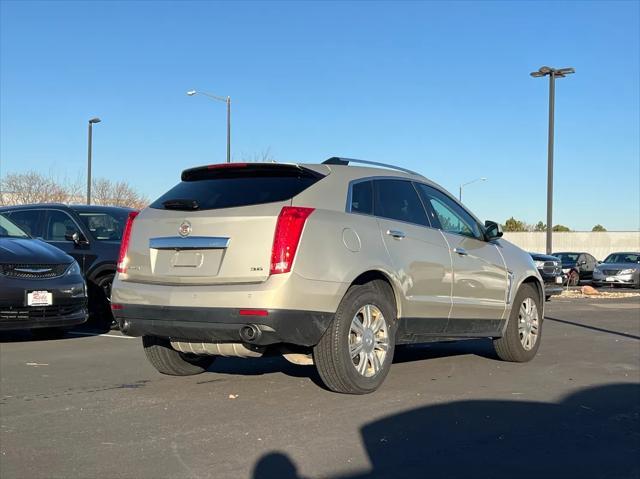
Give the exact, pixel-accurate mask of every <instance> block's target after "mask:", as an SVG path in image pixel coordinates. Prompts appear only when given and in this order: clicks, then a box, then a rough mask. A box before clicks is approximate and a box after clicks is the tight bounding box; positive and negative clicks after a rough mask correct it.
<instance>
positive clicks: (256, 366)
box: [208, 339, 498, 391]
mask: <svg viewBox="0 0 640 479" xmlns="http://www.w3.org/2000/svg"><path fill="white" fill-rule="evenodd" d="M465 354H474V355H476V356H481V357H485V358H489V359H498V357H497V356H496V354H495V351H494V350H493V345H492V343H491V340H489V339H473V340H464V341H455V342H447V343H425V344H411V345H401V346H397V347H396V350H395V354H394V358H393V362H394V364H400V363H406V362H415V361H425V360H429V359H435V358H443V357H451V356H459V355H465ZM208 371H210V372H213V373H217V374H230V375H234V376H237V375H242V376H262V375H264V374H274V373H282V374H285V375H287V376H291V377H295V378H308V379H310V380H311V381H312V382H313V383H314V384H315V385H316V386H319V387H321V388H322V389H324V390H326V391H328V390H329V389H328V388H327V387H326V386H325V385H324V383H323V382H322V379H320V376H319V375H318V373H317V371H316V368H315V367H314V366H300V365H297V364H292V363H290V362H289V361H287V360H286V359H284V358H283V357H282V356H280V355H278V354H269V355H267V356H264V357H260V358H233V357H220V358H217V359H216V360H215V362H214V363H213V364H212V365H211V366H210V367H209V368H208Z"/></svg>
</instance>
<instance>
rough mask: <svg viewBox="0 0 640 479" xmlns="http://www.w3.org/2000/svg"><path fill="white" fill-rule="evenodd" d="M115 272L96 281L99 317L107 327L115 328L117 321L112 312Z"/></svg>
mask: <svg viewBox="0 0 640 479" xmlns="http://www.w3.org/2000/svg"><path fill="white" fill-rule="evenodd" d="M114 277H115V275H114V274H113V273H109V274H105V275H104V276H100V277H99V278H98V280H97V281H96V286H97V288H98V291H97V293H98V294H97V297H96V313H97V315H98V318H99V320H100V322H101V324H102V326H104V327H105V328H110V329H113V328H115V327H116V326H117V323H116V321H115V320H114V318H113V313H112V312H111V285H112V284H113V278H114Z"/></svg>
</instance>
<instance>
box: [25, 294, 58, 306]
mask: <svg viewBox="0 0 640 479" xmlns="http://www.w3.org/2000/svg"><path fill="white" fill-rule="evenodd" d="M52 304H53V293H52V292H51V291H42V290H41V291H29V292H27V306H34V307H37V306H51V305H52Z"/></svg>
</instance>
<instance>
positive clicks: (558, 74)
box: [530, 67, 576, 254]
mask: <svg viewBox="0 0 640 479" xmlns="http://www.w3.org/2000/svg"><path fill="white" fill-rule="evenodd" d="M575 72H576V70H575V69H574V68H572V67H567V68H551V67H540V68H539V69H538V71H535V72H531V73H530V75H531V76H532V77H534V78H540V77H545V76H547V75H548V76H549V142H548V145H547V254H551V252H552V250H553V247H552V246H553V244H552V232H553V129H554V124H553V123H554V113H555V102H556V78H564V77H566V76H567V75H570V74H572V73H575Z"/></svg>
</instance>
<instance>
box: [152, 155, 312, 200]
mask: <svg viewBox="0 0 640 479" xmlns="http://www.w3.org/2000/svg"><path fill="white" fill-rule="evenodd" d="M323 177H324V176H323V175H321V174H320V173H316V172H315V171H312V170H308V169H306V168H301V167H298V166H295V165H278V164H266V165H265V164H256V165H251V164H249V165H238V164H231V165H230V166H228V167H227V166H226V165H216V166H214V167H202V168H194V169H191V170H185V171H184V172H183V173H182V182H180V183H178V184H177V185H176V186H174V187H173V188H171V189H170V190H169V191H167V192H166V193H165V194H164V195H162V196H161V197H160V198H158V199H157V200H156V201H154V202H153V203H152V204H151V208H156V209H176V210H213V209H220V208H235V207H238V206H250V205H259V204H264V203H274V202H279V201H285V200H288V199H291V198H293V197H294V196H296V195H297V194H299V193H301V192H302V191H304V190H305V189H307V188H308V187H310V186H311V185H313V184H314V183H316V182H317V181H319V180H320V179H322V178H323Z"/></svg>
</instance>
